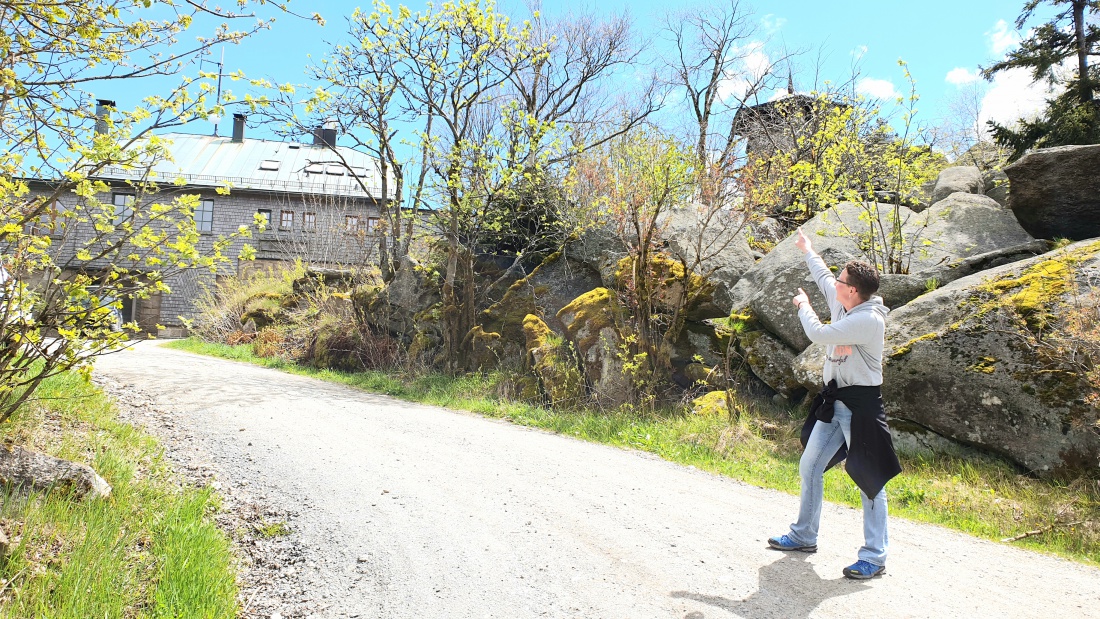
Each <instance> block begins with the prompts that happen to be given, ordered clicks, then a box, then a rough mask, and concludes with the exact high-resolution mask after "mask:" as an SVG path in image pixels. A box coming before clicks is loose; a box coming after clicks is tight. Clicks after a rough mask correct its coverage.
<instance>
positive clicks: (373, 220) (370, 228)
mask: <svg viewBox="0 0 1100 619" xmlns="http://www.w3.org/2000/svg"><path fill="white" fill-rule="evenodd" d="M367 232H368V233H373V232H378V218H377V217H368V218H367Z"/></svg>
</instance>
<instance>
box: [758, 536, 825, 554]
mask: <svg viewBox="0 0 1100 619" xmlns="http://www.w3.org/2000/svg"><path fill="white" fill-rule="evenodd" d="M768 545H769V546H771V547H772V548H775V549H776V550H797V551H799V552H817V544H809V545H804V544H799V543H798V542H796V541H794V540H793V539H791V536H789V535H780V536H779V537H772V538H769V539H768Z"/></svg>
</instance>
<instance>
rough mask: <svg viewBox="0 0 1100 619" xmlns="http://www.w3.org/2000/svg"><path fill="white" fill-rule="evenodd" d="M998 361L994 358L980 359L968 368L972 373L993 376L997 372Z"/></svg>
mask: <svg viewBox="0 0 1100 619" xmlns="http://www.w3.org/2000/svg"><path fill="white" fill-rule="evenodd" d="M996 364H997V359H995V358H993V357H980V358H979V359H978V361H977V362H976V363H974V365H971V366H970V367H968V368H966V369H968V370H970V371H971V372H981V373H983V374H992V373H993V372H994V370H996V369H997V368H996Z"/></svg>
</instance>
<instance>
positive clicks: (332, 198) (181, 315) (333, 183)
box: [30, 114, 393, 336]
mask: <svg viewBox="0 0 1100 619" xmlns="http://www.w3.org/2000/svg"><path fill="white" fill-rule="evenodd" d="M159 138H160V139H163V140H165V141H168V142H170V146H169V151H170V152H171V161H161V162H159V163H157V164H155V165H154V166H153V167H152V168H151V169H145V168H142V167H134V168H125V167H121V166H110V167H106V168H104V169H102V170H100V171H98V172H96V174H95V175H94V176H93V178H94V179H95V180H100V181H103V182H104V183H106V184H107V185H108V186H109V188H110V189H109V196H104V195H103V194H100V195H98V196H97V197H98V199H99V200H100V201H103V202H107V201H108V200H110V203H113V204H114V206H115V212H116V214H117V215H118V216H119V218H120V219H122V218H124V217H125V215H126V214H127V212H128V211H127V209H128V208H130V206H131V205H132V204H133V203H134V202H135V201H137V202H138V203H142V204H151V203H154V202H157V203H167V202H170V201H171V200H172V199H173V198H174V197H176V196H177V195H181V194H198V196H199V202H198V207H197V208H196V210H195V223H196V227H197V229H198V232H199V233H200V235H201V236H200V241H199V247H200V250H205V251H209V250H210V249H211V248H212V247H213V244H214V242H215V241H216V240H217V239H218V238H219V237H225V236H228V235H231V234H233V233H234V232H236V231H237V230H238V229H239V228H240V227H241V226H242V225H244V226H250V225H252V224H253V222H254V221H255V219H256V215H257V214H260V215H261V216H262V217H263V218H264V219H266V220H267V226H266V230H265V231H264V232H262V233H259V234H253V236H252V238H249V239H245V238H236V239H234V240H233V242H232V244H231V245H230V246H229V247H228V248H226V249H225V250H224V252H223V253H224V255H226V256H228V257H229V258H230V260H231V261H230V263H228V264H227V265H222V266H221V267H220V269H219V271H218V272H217V273H211V272H210V271H209V270H207V269H190V270H185V271H182V272H179V273H178V274H176V275H173V276H170V277H168V278H167V279H166V282H165V283H167V284H168V286H169V288H170V289H171V293H169V294H162V293H158V294H155V295H153V296H152V297H151V298H149V299H142V300H134V301H129V300H127V301H125V302H124V308H123V311H122V319H123V321H125V322H129V321H136V322H137V323H138V324H139V325H140V326H141V328H142V330H143V331H145V332H147V333H153V334H159V335H161V336H177V335H181V334H183V333H184V332H185V329H184V321H183V319H188V318H191V317H192V316H194V314H195V301H196V299H197V297H198V295H199V294H200V293H201V291H202V287H203V286H209V285H211V284H213V283H214V281H215V280H216V278H218V277H224V276H229V275H234V274H238V273H240V272H244V271H246V270H248V269H255V268H263V267H265V266H272V265H276V264H279V263H286V262H291V261H293V260H295V259H296V258H301V259H303V260H305V261H306V262H307V263H310V264H312V265H315V266H326V267H347V266H358V265H370V264H375V263H376V259H377V254H378V242H379V239H378V235H377V234H376V231H377V230H378V228H379V206H380V204H381V196H382V183H381V179H380V175H379V166H378V162H377V160H376V159H375V158H373V157H371V156H370V155H367V154H365V153H362V152H359V151H357V150H354V149H351V148H346V147H341V146H337V145H336V139H337V135H336V131H335V130H333V129H318V130H317V131H316V132H315V135H314V138H313V140H312V142H311V143H296V142H281V141H273V140H262V139H252V138H246V137H245V117H244V116H243V115H240V114H235V115H234V125H233V134H232V135H231V136H227V137H219V136H209V135H193V134H185V133H168V134H163V135H160V136H159ZM148 181H155V182H156V183H157V188H156V191H155V193H146V194H145V195H143V194H142V192H143V189H142V187H143V186H145V183H147V182H148ZM30 185H31V190H32V193H35V194H40V195H42V194H51V193H53V187H54V186H55V185H54V184H52V183H50V182H48V181H41V180H32V181H30ZM392 186H393V185H392V179H391V183H390V185H389V187H392ZM226 189H228V190H229V191H228V192H226ZM388 191H390V192H392V189H389V190H388ZM391 197H392V195H391ZM79 201H80V198H79V197H78V196H77V195H76V194H75V193H71V192H70V193H67V194H62V195H61V196H60V197H58V198H57V200H56V208H55V209H53V210H66V209H70V208H78V203H79ZM129 212H131V213H132V211H129ZM82 225H83V226H84V227H83V228H81V225H77V226H74V228H75V229H65V230H62V229H60V228H56V229H51V232H49V234H51V236H54V235H56V236H54V239H53V245H54V251H55V252H57V254H58V256H59V260H58V262H59V264H66V263H70V264H79V268H81V270H84V271H94V270H95V268H96V261H95V260H92V261H90V262H87V261H74V260H73V257H74V256H76V253H77V251H78V250H79V249H80V248H82V247H83V246H84V245H85V244H86V242H87V240H88V239H89V238H91V236H90V235H91V230H90V229H88V228H87V224H82ZM245 243H249V244H251V245H252V246H253V247H255V248H256V260H254V261H244V260H238V259H237V256H238V255H239V254H240V251H241V249H242V247H243V245H244V244H245Z"/></svg>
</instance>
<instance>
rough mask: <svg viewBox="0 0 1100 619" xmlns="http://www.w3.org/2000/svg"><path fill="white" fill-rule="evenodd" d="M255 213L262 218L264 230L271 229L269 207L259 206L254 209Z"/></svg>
mask: <svg viewBox="0 0 1100 619" xmlns="http://www.w3.org/2000/svg"><path fill="white" fill-rule="evenodd" d="M256 214H257V215H259V216H260V217H262V218H263V220H264V230H270V229H271V209H269V208H259V209H256Z"/></svg>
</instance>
